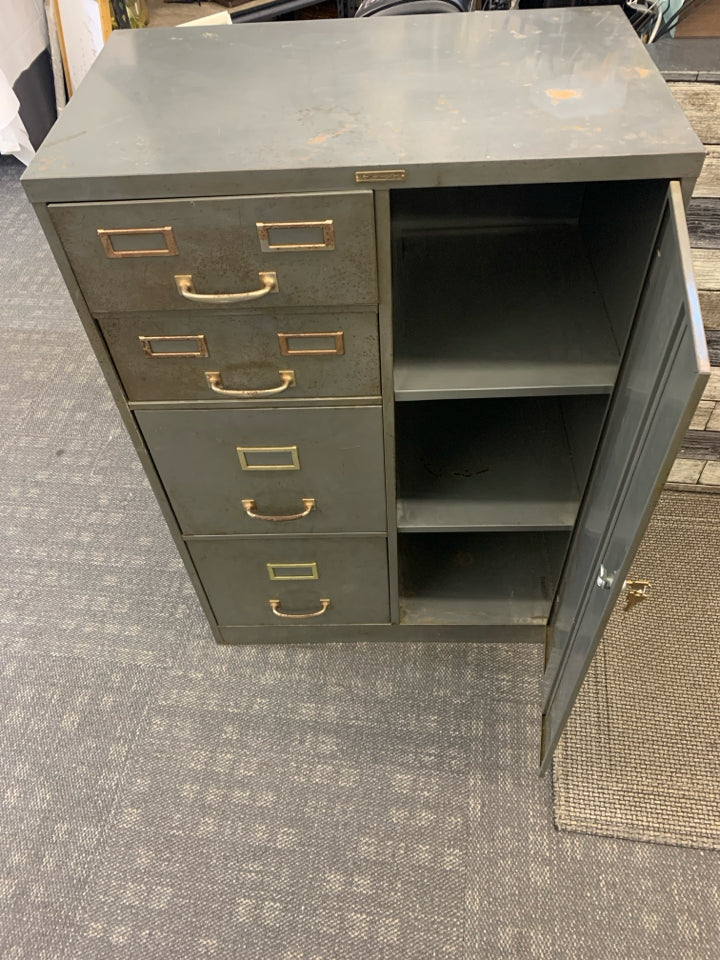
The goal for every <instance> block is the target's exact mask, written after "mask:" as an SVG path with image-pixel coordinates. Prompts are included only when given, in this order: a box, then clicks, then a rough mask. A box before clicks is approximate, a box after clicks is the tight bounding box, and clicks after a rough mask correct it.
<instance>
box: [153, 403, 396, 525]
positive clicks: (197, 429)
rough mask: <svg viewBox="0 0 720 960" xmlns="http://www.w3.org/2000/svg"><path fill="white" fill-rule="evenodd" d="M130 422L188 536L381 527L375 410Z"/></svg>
mask: <svg viewBox="0 0 720 960" xmlns="http://www.w3.org/2000/svg"><path fill="white" fill-rule="evenodd" d="M136 417H137V420H138V423H139V425H140V429H141V430H142V432H143V436H144V438H145V442H146V443H147V445H148V447H149V449H150V453H151V455H152V457H153V460H154V461H155V465H156V467H157V469H158V472H159V474H160V478H161V480H162V482H163V485H164V486H165V490H166V492H167V494H168V497H169V499H170V502H171V504H172V506H173V509H174V511H175V515H176V516H177V519H178V523H179V524H180V527H181V529H182V531H183V533H185V534H187V535H192V534H233V533H244V534H260V535H265V534H272V535H275V536H277V535H282V534H286V535H287V534H304V533H331V532H332V533H342V532H352V533H354V532H372V533H381V532H384V531H385V530H386V529H387V517H386V511H385V479H384V466H383V436H382V412H381V409H380V407H379V406H375V407H371V406H368V407H321V408H315V409H307V408H306V407H299V408H298V407H294V408H284V409H277V408H275V409H272V410H267V409H260V410H238V409H233V410H229V409H228V410H138V411H136ZM308 501H312V503H311V504H309V503H308ZM251 514H253V516H251ZM268 518H279V519H268ZM284 518H288V519H284Z"/></svg>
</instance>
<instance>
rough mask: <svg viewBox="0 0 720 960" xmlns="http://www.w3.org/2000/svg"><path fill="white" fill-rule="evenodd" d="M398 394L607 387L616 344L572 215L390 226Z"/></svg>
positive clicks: (552, 391)
mask: <svg viewBox="0 0 720 960" xmlns="http://www.w3.org/2000/svg"><path fill="white" fill-rule="evenodd" d="M395 260H396V262H395V264H394V270H395V277H396V283H395V289H394V297H395V302H394V314H395V396H396V399H397V400H432V399H442V398H448V397H454V398H458V399H460V398H470V397H500V396H523V395H533V394H564V393H572V394H577V393H609V392H610V391H611V390H612V388H613V384H614V382H615V377H616V374H617V369H618V364H619V356H618V348H617V345H616V343H615V339H614V337H613V334H612V330H611V328H610V323H609V321H608V317H607V314H606V312H605V307H604V304H603V300H602V297H601V295H600V292H599V290H598V288H597V285H596V282H595V276H594V274H593V270H592V267H591V265H590V262H589V260H588V257H587V254H586V253H585V249H584V246H583V242H582V238H581V235H580V229H579V227H578V225H577V224H576V223H571V222H568V223H558V222H551V223H545V224H542V223H530V224H524V225H523V224H515V225H502V226H496V227H493V226H489V227H485V228H483V229H481V230H477V229H469V230H458V229H452V230H446V229H439V230H422V229H409V230H406V231H401V232H400V235H399V237H398V240H397V242H396V245H395Z"/></svg>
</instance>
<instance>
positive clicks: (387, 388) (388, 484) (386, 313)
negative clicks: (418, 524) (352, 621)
mask: <svg viewBox="0 0 720 960" xmlns="http://www.w3.org/2000/svg"><path fill="white" fill-rule="evenodd" d="M375 231H376V249H377V259H378V263H377V277H378V296H379V306H378V325H379V336H380V380H381V384H382V396H383V401H382V409H383V429H384V441H385V491H386V502H387V544H388V577H389V581H390V621H391V622H392V623H398V622H399V620H400V600H399V588H398V552H397V491H396V481H395V392H394V385H393V366H394V364H393V297H392V239H391V221H390V193H389V191H387V190H376V191H375Z"/></svg>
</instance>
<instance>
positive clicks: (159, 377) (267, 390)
mask: <svg viewBox="0 0 720 960" xmlns="http://www.w3.org/2000/svg"><path fill="white" fill-rule="evenodd" d="M99 324H100V327H101V329H102V332H103V335H104V337H105V341H106V343H107V345H108V348H109V350H110V353H111V354H112V358H113V360H114V362H115V366H116V368H117V370H118V373H119V374H120V379H121V380H122V382H123V386H124V387H125V391H126V393H127V395H128V398H129V399H130V400H131V401H132V400H136V401H140V400H213V399H232V400H237V399H243V397H244V395H245V394H247V395H248V396H247V399H257V398H258V397H260V398H262V397H263V396H272V397H275V398H276V399H288V400H293V399H298V398H303V397H353V396H355V397H374V396H379V395H380V372H379V358H378V338H377V317H376V315H375V314H372V313H349V312H347V313H341V314H334V313H331V314H323V315H318V314H313V313H308V314H304V315H298V314H292V313H285V314H277V313H271V312H266V313H263V312H261V311H257V310H255V311H253V312H251V313H250V312H248V313H238V312H237V311H235V312H234V313H233V315H232V316H218V315H217V314H216V313H212V314H209V313H204V312H202V311H198V312H197V313H195V312H193V313H191V314H187V313H171V314H168V313H161V314H143V315H142V316H136V315H127V316H126V315H121V316H113V317H106V318H104V319H102V320H100V321H99ZM282 371H292V373H293V376H292V379H290V378H289V377H285V378H284V379H283V375H282ZM207 374H219V375H220V384H221V385H218V382H217V378H216V377H214V376H211V377H208V376H207ZM285 384H287V386H286V387H285V389H284V390H281V391H280V392H278V391H277V388H278V386H281V387H282V386H284V385H285ZM218 391H222V392H218Z"/></svg>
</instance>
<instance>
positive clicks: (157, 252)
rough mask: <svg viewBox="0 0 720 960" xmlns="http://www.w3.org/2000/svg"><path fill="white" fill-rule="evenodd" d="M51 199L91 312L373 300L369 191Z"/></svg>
mask: <svg viewBox="0 0 720 960" xmlns="http://www.w3.org/2000/svg"><path fill="white" fill-rule="evenodd" d="M48 210H49V212H50V217H51V219H52V221H53V223H54V224H55V228H56V230H57V232H58V235H59V236H60V239H61V241H62V244H63V246H64V248H65V252H66V254H67V256H68V259H69V260H70V263H71V265H72V268H73V272H74V273H75V276H76V278H77V281H78V283H79V284H80V288H81V290H82V292H83V295H84V297H85V299H86V301H87V303H88V306H89V307H90V310H91V312H92V313H94V314H104V313H117V312H118V311H125V310H128V311H133V310H135V311H139V310H142V311H145V312H147V311H150V310H172V309H186V308H187V307H189V306H190V305H191V304H192V305H193V306H197V307H200V308H202V307H203V306H206V307H211V308H213V309H215V310H218V309H222V308H223V307H224V306H227V309H238V307H239V308H242V306H243V305H244V304H248V305H250V306H251V307H253V308H254V309H257V308H258V307H260V306H268V307H271V308H273V309H274V308H277V307H283V306H322V305H323V304H347V305H354V304H371V303H375V302H377V277H376V261H375V227H374V220H373V203H372V191H361V192H357V193H328V194H320V193H318V194H301V195H290V194H288V195H286V196H267V197H265V196H257V197H213V198H211V199H207V198H202V199H197V200H152V201H123V202H115V203H60V204H50V205H49V207H48ZM178 278H179V279H178ZM248 294H249V296H247V295H248Z"/></svg>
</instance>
